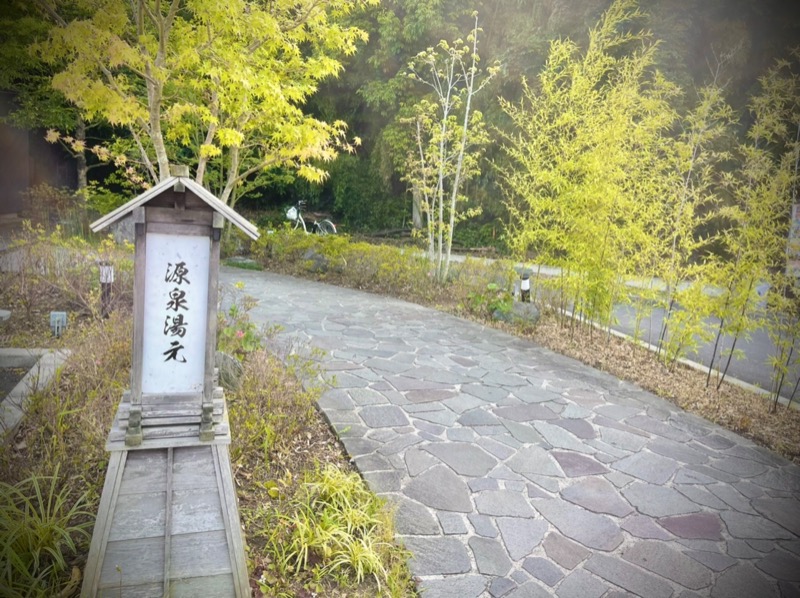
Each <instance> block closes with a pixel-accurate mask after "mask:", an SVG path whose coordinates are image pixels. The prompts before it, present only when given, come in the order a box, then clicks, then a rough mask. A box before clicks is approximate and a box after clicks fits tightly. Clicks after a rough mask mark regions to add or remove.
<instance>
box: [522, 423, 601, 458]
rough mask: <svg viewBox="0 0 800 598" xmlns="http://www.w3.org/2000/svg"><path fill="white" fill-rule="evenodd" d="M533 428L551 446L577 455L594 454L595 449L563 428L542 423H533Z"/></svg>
mask: <svg viewBox="0 0 800 598" xmlns="http://www.w3.org/2000/svg"><path fill="white" fill-rule="evenodd" d="M533 426H534V427H535V428H536V430H537V431H538V432H539V433H540V434H541V435H542V436H543V437H544V439H545V440H546V441H547V442H548V443H549V444H550V445H552V446H554V447H556V448H561V449H567V450H570V451H577V452H579V453H594V452H595V449H594V448H592V447H591V446H589V445H587V444H586V443H584V442H583V441H581V440H580V439H578V438H576V437H575V436H573V435H572V434H570V433H569V432H567V431H566V430H565V429H564V428H561V427H559V426H554V425H553V424H549V423H547V422H544V421H535V422H533Z"/></svg>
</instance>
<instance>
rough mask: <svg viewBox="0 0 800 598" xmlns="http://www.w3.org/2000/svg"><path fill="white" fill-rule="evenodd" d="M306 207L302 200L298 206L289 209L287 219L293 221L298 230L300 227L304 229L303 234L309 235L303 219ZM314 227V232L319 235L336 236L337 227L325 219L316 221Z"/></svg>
mask: <svg viewBox="0 0 800 598" xmlns="http://www.w3.org/2000/svg"><path fill="white" fill-rule="evenodd" d="M305 207H306V202H305V201H303V200H300V201H298V202H297V204H296V205H293V206H292V207H290V208H288V209H287V210H286V219H287V220H291V221H292V222H294V228H295V229H297V228H299V227H301V226H302V227H303V232H305V233H306V234H309V232H308V228H307V227H306V221H305V220H304V219H303V214H302V213H301V210H302V209H304V208H305ZM311 226H312V230H313V232H314V233H315V234H317V235H335V234H336V225H335V224H334V223H333V222H331V221H330V220H328V219H327V218H324V219H322V220H314V222H313V224H312V225H311Z"/></svg>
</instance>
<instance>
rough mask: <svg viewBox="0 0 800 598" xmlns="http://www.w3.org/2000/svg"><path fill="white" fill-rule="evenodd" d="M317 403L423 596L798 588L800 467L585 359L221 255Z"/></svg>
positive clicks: (773, 592)
mask: <svg viewBox="0 0 800 598" xmlns="http://www.w3.org/2000/svg"><path fill="white" fill-rule="evenodd" d="M221 278H222V280H223V282H229V283H232V282H235V281H242V282H243V283H244V287H245V291H246V292H247V293H248V294H250V295H253V296H255V297H256V298H258V299H259V301H260V303H259V305H258V306H257V307H256V308H255V309H254V310H253V312H252V315H253V317H254V319H255V320H256V321H257V322H263V323H277V324H280V325H281V326H283V327H284V331H283V332H282V333H281V334H280V335H279V336H278V337H277V339H276V340H277V342H279V343H282V344H283V345H284V346H285V347H286V346H294V347H297V348H302V347H308V346H314V347H318V348H320V349H322V350H324V351H325V352H326V357H325V358H324V359H323V361H322V363H323V367H324V369H325V370H326V372H327V375H328V376H330V377H331V379H332V381H333V388H332V389H331V390H329V391H327V392H326V393H325V394H324V395H323V396H322V398H321V399H320V402H319V405H320V407H321V409H322V411H323V412H324V413H325V415H326V416H327V418H328V419H329V421H330V422H331V424H332V425H333V427H334V428H335V429H336V431H337V433H338V434H339V436H340V438H341V440H342V443H343V444H344V446H345V448H346V449H347V452H348V453H349V455H350V456H351V458H352V459H353V461H354V463H355V464H356V466H357V467H358V469H359V471H360V472H361V473H362V475H363V476H364V478H365V479H366V481H367V482H368V484H369V485H370V487H371V488H372V490H373V491H375V492H376V493H378V494H380V495H381V496H384V497H385V498H387V499H389V500H391V501H393V502H394V503H395V504H396V505H397V532H398V534H399V538H400V539H401V540H402V542H403V543H404V544H405V546H406V547H407V548H408V549H409V550H410V551H411V553H412V555H413V557H412V560H411V569H412V572H413V574H414V575H415V576H416V577H417V578H418V580H419V587H420V589H421V590H423V591H424V593H423V596H425V598H446V597H451V596H452V597H454V598H455V597H457V598H478V597H492V598H500V597H504V598H506V597H507V598H538V597H547V596H558V597H560V598H600V597H604V598H612V597H618V596H630V595H634V596H642V597H647V598H668V597H675V598H690V597H692V596H712V597H714V598H748V597H757V598H768V597H771V596H775V597H778V596H784V597H787V598H788V597H795V596H800V467H798V466H796V465H794V464H791V463H789V462H787V461H786V460H784V459H782V458H780V457H778V456H776V455H774V454H773V453H771V452H769V451H767V450H765V449H762V448H760V447H758V446H756V445H754V444H753V443H751V442H750V441H748V440H745V439H743V438H741V437H739V436H737V435H736V434H733V433H731V432H728V431H726V430H724V429H722V428H720V427H718V426H716V425H713V424H711V423H709V422H707V421H705V420H703V419H701V418H698V417H695V416H693V415H690V414H687V413H685V412H683V411H681V410H680V409H678V408H677V407H675V406H674V405H672V404H670V403H668V402H666V401H664V400H662V399H660V398H658V397H655V396H654V395H652V394H650V393H648V392H646V391H643V390H642V389H640V388H638V387H636V386H634V385H632V384H630V383H627V382H623V381H620V380H619V379H617V378H614V377H612V376H610V375H608V374H605V373H603V372H600V371H597V370H594V369H592V368H590V367H588V366H585V365H583V364H581V363H579V362H577V361H574V360H572V359H569V358H567V357H563V356H561V355H557V354H555V353H552V352H551V351H548V350H545V349H543V348H541V347H538V346H537V345H535V344H533V343H531V342H528V341H525V340H521V339H517V338H515V337H513V336H509V335H507V334H505V333H503V332H499V331H497V330H494V329H491V328H485V327H482V326H480V325H478V324H475V323H472V322H468V321H465V320H461V319H458V318H455V317H452V316H449V315H447V314H443V313H440V312H437V311H435V310H431V309H427V308H423V307H420V306H417V305H413V304H409V303H405V302H402V301H397V300H393V299H387V298H384V297H378V296H375V295H370V294H366V293H360V292H357V291H352V290H348V289H341V288H337V287H333V286H329V285H324V284H320V283H315V282H310V281H305V280H299V279H293V278H289V277H284V276H279V275H274V274H269V273H263V272H251V271H244V270H235V269H229V268H223V271H222V276H221Z"/></svg>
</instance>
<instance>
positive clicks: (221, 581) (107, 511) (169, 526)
mask: <svg viewBox="0 0 800 598" xmlns="http://www.w3.org/2000/svg"><path fill="white" fill-rule="evenodd" d="M81 595H82V596H84V597H94V596H99V597H106V596H107V597H109V598H110V597H112V596H113V597H115V598H119V597H124V598H140V597H142V598H144V597H147V598H151V597H159V596H170V597H182V596H186V597H190V596H191V597H195V596H204V597H208V598H216V597H219V598H227V597H231V598H236V597H243V596H250V589H249V586H248V577H247V565H246V563H245V558H244V544H243V539H242V534H241V526H240V524H239V516H238V508H237V505H236V494H235V490H234V486H233V476H232V472H231V467H230V457H229V453H228V445H227V444H225V443H217V444H208V443H205V444H200V443H199V442H197V441H196V442H195V445H193V446H179V447H160V448H145V447H142V449H137V450H118V451H112V453H111V457H110V462H109V466H108V472H107V474H106V481H105V486H104V488H103V496H102V499H101V502H100V509H99V512H98V516H97V521H96V524H95V532H94V536H93V538H92V546H91V550H90V554H89V560H88V563H87V567H86V572H85V579H84V585H83V591H82V594H81Z"/></svg>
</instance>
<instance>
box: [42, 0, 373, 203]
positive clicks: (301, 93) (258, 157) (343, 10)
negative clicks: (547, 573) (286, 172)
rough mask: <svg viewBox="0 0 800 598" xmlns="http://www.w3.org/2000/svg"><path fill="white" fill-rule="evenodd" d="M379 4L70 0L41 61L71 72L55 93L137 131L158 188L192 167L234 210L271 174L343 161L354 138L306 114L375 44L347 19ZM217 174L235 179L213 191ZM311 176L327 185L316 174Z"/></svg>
mask: <svg viewBox="0 0 800 598" xmlns="http://www.w3.org/2000/svg"><path fill="white" fill-rule="evenodd" d="M77 4H80V6H79V8H80V10H76V6H77ZM368 4H374V2H373V0H368V1H364V0H274V1H272V2H269V3H266V4H260V3H250V2H244V1H243V0H232V1H230V2H216V1H211V0H176V1H175V2H170V3H165V2H158V1H157V0H135V1H134V2H131V3H130V4H129V3H124V2H118V1H116V0H81V1H80V2H79V3H78V2H77V0H59V1H57V2H55V3H54V4H53V6H52V8H53V10H47V11H46V13H47V15H48V16H50V17H52V16H53V15H54V14H55V15H56V20H57V26H56V27H54V28H53V29H52V31H51V33H50V35H49V36H48V38H47V40H46V41H45V42H42V43H41V44H40V45H39V46H38V50H39V52H40V55H41V56H45V55H47V56H51V57H53V58H54V59H57V60H59V61H65V64H66V66H65V67H64V68H62V69H61V71H60V72H59V73H58V74H57V75H56V77H55V78H54V79H53V84H54V86H55V87H56V88H57V89H59V90H61V91H62V92H63V93H64V94H65V95H66V97H67V98H68V99H69V100H70V101H72V102H73V103H75V104H76V105H77V106H78V107H79V108H80V109H81V110H82V111H83V112H84V113H85V114H86V115H87V116H88V117H90V118H96V119H101V120H105V121H107V122H109V123H111V124H112V125H118V126H122V127H126V128H127V129H128V130H129V131H130V133H131V134H132V135H133V137H134V139H135V140H137V143H136V144H135V145H134V146H133V147H135V148H138V151H139V154H140V155H139V156H138V160H139V162H140V163H141V164H142V165H143V166H144V167H146V170H147V169H149V171H150V172H151V174H152V176H155V177H161V178H163V177H164V176H167V175H168V173H169V169H168V161H169V160H170V159H171V158H172V157H174V156H177V155H180V156H181V157H182V158H183V159H184V160H185V158H186V156H192V158H191V159H192V160H193V161H194V162H195V164H196V165H197V167H198V178H199V181H200V182H201V183H204V184H206V185H207V186H209V187H213V188H214V189H213V190H215V191H216V192H217V193H218V194H220V195H221V197H222V199H224V200H226V201H227V200H229V199H230V200H233V199H234V192H235V190H236V189H239V188H241V185H240V183H242V182H243V181H246V180H248V179H251V178H252V176H253V175H254V174H255V173H257V172H259V171H261V170H263V169H264V168H272V167H276V166H282V167H289V168H296V167H298V166H300V165H304V164H306V165H307V164H308V163H310V162H312V161H315V160H323V161H324V160H330V159H331V157H332V156H333V155H334V154H335V151H336V149H337V147H339V145H338V138H339V134H340V132H341V131H342V130H343V127H341V126H340V125H327V124H326V123H323V122H321V121H316V120H315V119H313V118H312V117H309V116H308V115H305V114H303V111H302V106H303V104H304V103H305V102H306V101H307V100H308V98H309V97H310V95H311V94H313V93H314V92H315V91H316V89H317V86H318V84H319V82H320V81H322V80H324V79H326V78H329V77H335V76H337V75H338V74H339V73H340V72H341V70H342V65H341V62H340V58H341V57H342V56H345V55H350V54H352V53H353V52H355V51H356V49H357V48H358V45H359V44H361V43H363V42H364V41H366V33H365V32H364V31H362V30H360V29H358V28H356V27H352V26H344V25H342V24H341V23H340V22H339V20H338V19H340V18H341V17H342V16H344V15H346V14H349V13H350V12H351V11H352V10H355V9H357V8H359V7H362V6H365V5H368ZM75 14H79V15H82V17H80V18H71V17H70V18H68V17H65V16H64V15H75ZM210 162H213V163H214V164H215V165H216V166H217V168H216V169H215V170H214V172H217V173H218V172H224V173H226V178H224V179H220V178H219V176H218V175H217V179H216V180H205V173H207V172H209V169H208V168H207V166H208V164H209V163H210ZM301 174H308V175H309V176H310V177H311V178H313V179H314V180H319V178H320V176H321V174H320V173H319V172H318V171H317V170H316V169H315V168H314V167H310V166H309V167H307V168H303V169H302V170H301Z"/></svg>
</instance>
